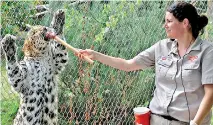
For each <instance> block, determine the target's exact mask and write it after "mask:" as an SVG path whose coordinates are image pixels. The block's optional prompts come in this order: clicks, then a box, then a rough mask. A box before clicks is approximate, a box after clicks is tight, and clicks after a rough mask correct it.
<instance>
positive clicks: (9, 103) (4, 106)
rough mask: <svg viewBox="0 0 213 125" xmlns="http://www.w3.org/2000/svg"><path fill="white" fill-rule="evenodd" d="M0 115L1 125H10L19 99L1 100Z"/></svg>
mask: <svg viewBox="0 0 213 125" xmlns="http://www.w3.org/2000/svg"><path fill="white" fill-rule="evenodd" d="M0 105H1V107H0V115H1V124H2V125H12V123H13V119H14V118H15V116H16V113H17V111H18V107H19V100H18V99H17V100H10V99H9V100H1V101H0Z"/></svg>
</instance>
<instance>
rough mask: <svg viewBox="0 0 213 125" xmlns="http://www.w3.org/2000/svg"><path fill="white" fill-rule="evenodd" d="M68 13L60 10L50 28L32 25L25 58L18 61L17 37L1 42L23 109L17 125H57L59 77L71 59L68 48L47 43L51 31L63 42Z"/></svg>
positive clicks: (15, 122)
mask: <svg viewBox="0 0 213 125" xmlns="http://www.w3.org/2000/svg"><path fill="white" fill-rule="evenodd" d="M64 21H65V14H64V12H63V10H58V11H57V12H56V13H55V14H54V17H53V20H52V23H51V25H50V28H46V27H44V26H33V27H31V30H30V31H29V33H28V35H27V38H26V40H25V44H24V48H23V50H24V53H25V57H24V59H23V60H22V61H19V62H18V61H17V57H16V56H17V52H16V51H17V48H16V44H15V40H16V38H15V37H14V36H12V35H6V36H5V37H4V38H3V39H2V41H1V42H2V45H3V50H4V52H5V57H6V61H7V67H6V68H7V73H8V81H9V83H10V84H11V86H12V87H13V88H14V89H15V91H17V92H18V93H19V95H20V107H19V110H18V112H17V115H16V117H15V119H14V123H13V124H14V125H57V124H58V113H57V112H58V95H57V93H58V86H57V75H58V73H60V72H61V70H62V69H63V68H64V66H65V64H66V63H67V60H68V54H67V51H66V48H65V47H64V46H63V45H61V44H59V43H57V42H56V41H54V40H45V33H46V32H47V31H49V30H51V31H55V33H56V34H57V35H58V36H60V37H61V38H62V39H63V25H64Z"/></svg>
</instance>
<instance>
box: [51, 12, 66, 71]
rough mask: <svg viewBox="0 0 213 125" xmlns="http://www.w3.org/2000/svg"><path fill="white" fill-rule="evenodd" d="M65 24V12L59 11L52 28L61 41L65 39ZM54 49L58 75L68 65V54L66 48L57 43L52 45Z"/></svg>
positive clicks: (54, 17) (53, 20) (55, 15)
mask: <svg viewBox="0 0 213 125" xmlns="http://www.w3.org/2000/svg"><path fill="white" fill-rule="evenodd" d="M64 23H65V12H64V11H63V10H58V11H57V12H56V13H55V14H54V16H53V19H52V22H51V26H50V27H52V28H53V29H54V30H55V32H56V34H57V36H59V37H60V38H61V39H64V37H63V28H64ZM52 48H53V60H54V65H55V67H56V70H55V73H56V74H58V73H59V72H60V71H61V70H62V69H63V67H64V66H65V65H66V63H67V60H68V53H67V51H66V47H64V46H63V45H62V44H60V43H58V42H56V41H54V42H53V43H52Z"/></svg>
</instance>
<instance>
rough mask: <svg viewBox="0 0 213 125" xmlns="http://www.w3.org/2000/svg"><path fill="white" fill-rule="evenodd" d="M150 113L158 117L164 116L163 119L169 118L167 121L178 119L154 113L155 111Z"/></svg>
mask: <svg viewBox="0 0 213 125" xmlns="http://www.w3.org/2000/svg"><path fill="white" fill-rule="evenodd" d="M152 114H153V115H157V116H160V117H162V118H164V119H167V120H169V121H179V120H177V119H176V118H173V117H171V116H166V115H159V114H155V113H152Z"/></svg>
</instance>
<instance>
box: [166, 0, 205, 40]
mask: <svg viewBox="0 0 213 125" xmlns="http://www.w3.org/2000/svg"><path fill="white" fill-rule="evenodd" d="M167 11H168V12H170V13H172V14H173V16H174V17H175V18H176V19H177V20H178V21H180V22H182V21H183V20H184V19H185V18H187V19H188V20H189V23H190V25H191V29H192V35H193V37H194V38H197V36H198V35H199V33H200V31H201V30H203V28H204V27H205V26H206V25H207V24H208V18H207V17H206V16H205V15H201V16H200V15H198V13H197V10H196V8H195V7H194V6H193V5H192V4H190V3H187V2H174V3H173V4H172V5H171V6H169V7H168V8H167Z"/></svg>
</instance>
